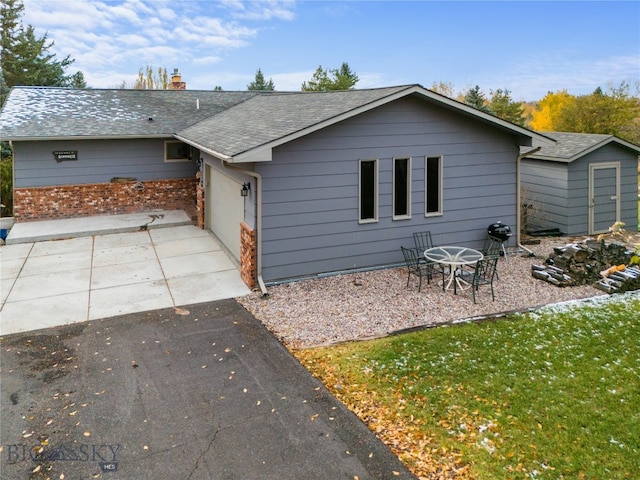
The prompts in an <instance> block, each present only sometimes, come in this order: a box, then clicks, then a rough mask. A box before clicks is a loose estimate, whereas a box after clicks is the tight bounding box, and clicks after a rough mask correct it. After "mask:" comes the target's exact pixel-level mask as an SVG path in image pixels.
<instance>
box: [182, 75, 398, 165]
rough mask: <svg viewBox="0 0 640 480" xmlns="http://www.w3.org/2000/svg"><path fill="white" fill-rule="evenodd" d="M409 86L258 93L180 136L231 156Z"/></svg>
mask: <svg viewBox="0 0 640 480" xmlns="http://www.w3.org/2000/svg"><path fill="white" fill-rule="evenodd" d="M407 88H408V87H407V86H404V87H389V88H377V89H371V90H345V91H331V92H296V93H271V94H268V95H257V96H255V97H253V98H251V99H250V100H248V101H246V102H244V103H242V104H239V105H236V106H235V107H233V108H231V109H229V110H226V111H224V112H222V113H220V114H218V115H216V116H214V117H211V118H209V119H207V120H203V121H201V122H199V123H197V124H195V125H193V126H191V127H188V128H186V129H184V130H182V131H181V132H179V136H180V137H181V138H184V139H185V140H188V141H192V142H194V143H197V144H198V145H200V146H202V147H205V148H208V149H211V150H215V151H216V152H218V153H222V154H224V155H227V156H230V157H231V156H234V155H238V154H240V153H243V152H246V151H249V150H252V149H254V148H256V147H259V146H261V145H264V144H267V143H269V142H272V141H275V140H277V139H280V138H283V137H286V136H288V135H291V134H294V133H296V132H299V131H301V130H304V129H307V128H310V127H313V126H314V125H317V124H319V123H322V122H326V121H329V120H331V119H333V118H335V117H337V116H340V115H342V114H345V113H348V112H350V111H352V110H354V109H357V108H360V107H363V106H366V105H368V104H370V103H372V102H375V101H377V100H381V99H383V98H385V97H388V96H389V95H393V94H395V93H398V92H401V91H402V90H405V89H407Z"/></svg>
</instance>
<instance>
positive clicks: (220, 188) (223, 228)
mask: <svg viewBox="0 0 640 480" xmlns="http://www.w3.org/2000/svg"><path fill="white" fill-rule="evenodd" d="M207 168H208V169H209V171H208V175H207V178H208V180H209V181H208V183H207V192H206V193H207V195H206V202H207V203H206V208H205V212H207V220H208V221H207V225H208V226H209V228H210V229H211V231H212V232H213V233H214V234H215V235H216V236H217V237H218V238H219V239H220V241H221V242H222V243H223V244H224V246H225V247H227V249H229V251H230V252H231V253H232V255H233V256H234V257H235V258H236V260H239V259H240V223H241V222H243V221H244V198H243V197H241V196H240V189H241V188H242V184H241V183H240V182H238V181H236V180H234V179H233V178H231V177H228V176H227V175H225V174H224V173H222V172H220V171H218V170H216V169H214V168H211V167H209V166H207Z"/></svg>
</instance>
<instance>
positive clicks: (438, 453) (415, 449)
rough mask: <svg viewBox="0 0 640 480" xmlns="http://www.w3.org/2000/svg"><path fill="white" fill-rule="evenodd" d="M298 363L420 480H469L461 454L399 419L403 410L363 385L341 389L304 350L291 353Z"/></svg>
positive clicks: (326, 366)
mask: <svg viewBox="0 0 640 480" xmlns="http://www.w3.org/2000/svg"><path fill="white" fill-rule="evenodd" d="M292 353H293V354H294V355H295V356H296V357H297V358H298V360H299V361H300V362H301V363H302V364H303V365H304V366H305V367H306V368H307V369H308V370H309V371H311V372H312V373H313V374H314V375H315V376H316V377H318V378H319V379H320V380H321V381H322V382H323V383H324V384H325V385H326V386H327V388H328V389H329V390H330V391H331V393H332V394H333V395H334V396H335V397H336V398H338V399H339V400H340V401H341V402H342V403H344V404H345V405H346V406H347V407H348V408H349V409H350V410H351V411H352V412H353V413H355V414H356V415H357V416H358V418H360V420H362V421H363V422H364V423H365V424H366V425H367V426H368V427H369V429H370V430H371V431H372V432H373V433H375V435H376V436H377V437H378V438H379V439H380V440H381V441H382V442H384V443H385V444H386V445H387V446H388V447H389V448H390V449H391V451H392V452H393V453H394V454H395V455H396V456H397V457H398V458H399V459H400V460H401V461H402V462H403V463H404V464H405V465H406V466H407V467H408V468H409V470H411V472H412V473H413V474H414V475H416V476H417V477H418V478H420V479H421V480H442V479H449V478H456V479H459V480H468V479H472V478H473V476H472V474H471V471H470V469H469V467H468V466H467V465H464V464H463V462H462V458H461V457H462V455H461V453H460V452H458V451H455V450H453V449H450V448H447V447H446V446H442V445H440V444H439V443H438V442H436V440H435V439H434V438H433V437H432V436H430V435H428V434H426V433H425V432H423V431H422V430H421V429H420V426H419V425H416V424H412V423H411V418H409V419H407V418H406V417H404V416H402V413H399V412H402V410H399V412H398V409H393V408H391V407H389V406H388V405H387V404H386V403H385V402H383V401H382V400H381V399H380V398H378V395H377V392H375V391H370V390H368V389H367V388H365V386H364V385H358V384H350V387H349V388H348V389H345V388H344V387H342V385H344V384H345V379H344V378H342V377H339V376H338V375H337V373H336V370H335V368H334V367H332V366H331V365H330V364H329V363H328V362H321V361H317V360H314V359H313V358H312V356H311V355H310V354H309V353H308V351H305V350H295V351H293V352H292Z"/></svg>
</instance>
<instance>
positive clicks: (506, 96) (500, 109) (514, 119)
mask: <svg viewBox="0 0 640 480" xmlns="http://www.w3.org/2000/svg"><path fill="white" fill-rule="evenodd" d="M489 109H490V110H491V113H493V114H494V115H495V116H496V117H499V118H501V119H503V120H506V121H508V122H511V123H515V124H516V125H524V116H523V114H522V106H521V105H520V104H519V103H518V102H514V101H513V100H512V99H511V92H509V90H507V89H506V88H505V89H504V90H502V89H500V88H499V89H498V90H496V91H495V92H491V100H490V101H489Z"/></svg>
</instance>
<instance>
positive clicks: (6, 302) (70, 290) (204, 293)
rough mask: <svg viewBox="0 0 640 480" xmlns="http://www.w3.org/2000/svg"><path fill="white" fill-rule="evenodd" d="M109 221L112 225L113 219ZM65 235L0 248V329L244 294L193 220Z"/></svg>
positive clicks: (225, 259)
mask: <svg viewBox="0 0 640 480" xmlns="http://www.w3.org/2000/svg"><path fill="white" fill-rule="evenodd" d="M143 220H144V219H143ZM110 221H111V222H112V225H111V228H112V231H117V226H118V225H117V224H118V223H121V222H120V218H118V217H117V216H114V217H111V220H110ZM145 221H147V222H148V219H146V220H145ZM54 222H58V223H55V225H56V227H59V226H60V225H62V226H63V227H64V223H63V222H64V221H54ZM113 222H116V223H113ZM98 223H99V222H98ZM92 225H95V222H94V223H93V224H92ZM14 228H16V227H14ZM51 230H52V228H51V227H47V231H51ZM84 231H85V232H87V230H84ZM100 231H102V232H107V231H109V226H108V225H107V226H106V227H105V229H102V230H100ZM10 235H11V233H10ZM65 235H66V236H67V237H69V236H71V235H79V236H78V237H76V238H66V239H64V240H48V241H36V242H27V243H12V244H8V245H4V246H2V247H0V273H1V284H0V291H1V295H2V307H1V310H0V316H1V321H0V334H1V335H7V334H11V333H16V332H24V331H29V330H36V329H39V328H46V327H51V326H57V325H67V324H71V323H76V322H82V321H86V320H94V319H98V318H105V317H111V316H115V315H122V314H126V313H134V312H141V311H148V310H155V309H158V308H166V307H179V306H181V305H189V304H193V303H198V302H208V301H213V300H219V299H224V298H231V297H235V296H241V295H246V294H248V293H249V289H248V287H247V286H246V285H245V284H244V283H243V282H242V280H241V279H240V273H239V271H238V267H237V265H236V264H235V263H234V262H233V261H232V260H231V259H230V257H229V256H228V255H227V253H226V252H225V250H223V249H222V248H221V246H220V244H219V243H218V242H217V240H216V239H215V238H214V236H213V235H212V234H211V233H210V232H209V231H207V230H202V229H200V228H197V227H195V226H193V225H180V226H166V227H163V228H153V229H146V230H140V228H137V231H133V232H132V231H128V232H124V233H109V234H107V233H102V234H88V233H84V234H83V233H82V232H76V233H67V234H65V233H64V232H62V233H60V236H62V237H64V236H65ZM14 241H15V238H14Z"/></svg>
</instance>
